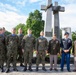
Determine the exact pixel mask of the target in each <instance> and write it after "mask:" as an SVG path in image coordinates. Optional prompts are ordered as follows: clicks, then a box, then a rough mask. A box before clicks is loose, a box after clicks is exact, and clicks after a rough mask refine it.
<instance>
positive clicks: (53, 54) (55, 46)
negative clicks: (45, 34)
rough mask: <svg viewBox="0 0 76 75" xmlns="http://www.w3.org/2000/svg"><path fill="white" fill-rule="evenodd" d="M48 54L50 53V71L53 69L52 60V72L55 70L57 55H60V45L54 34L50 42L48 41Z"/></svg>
mask: <svg viewBox="0 0 76 75" xmlns="http://www.w3.org/2000/svg"><path fill="white" fill-rule="evenodd" d="M48 53H50V71H51V70H52V69H53V60H54V70H55V71H58V70H57V58H58V57H57V55H59V53H60V43H59V40H58V39H57V38H56V35H55V34H54V36H53V38H52V40H50V41H49V47H48Z"/></svg>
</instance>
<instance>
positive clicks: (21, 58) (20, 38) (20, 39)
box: [18, 28, 24, 66]
mask: <svg viewBox="0 0 76 75" xmlns="http://www.w3.org/2000/svg"><path fill="white" fill-rule="evenodd" d="M23 36H24V35H23V34H22V29H21V28H19V30H18V37H19V46H18V55H19V61H20V66H24V65H23V64H22V62H23V52H22V46H21V43H22V39H23Z"/></svg>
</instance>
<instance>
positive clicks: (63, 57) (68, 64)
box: [61, 52, 70, 70]
mask: <svg viewBox="0 0 76 75" xmlns="http://www.w3.org/2000/svg"><path fill="white" fill-rule="evenodd" d="M65 59H66V64H67V70H70V53H64V52H62V56H61V69H63V67H64V62H65Z"/></svg>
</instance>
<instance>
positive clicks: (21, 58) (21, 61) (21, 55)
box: [18, 47, 24, 64]
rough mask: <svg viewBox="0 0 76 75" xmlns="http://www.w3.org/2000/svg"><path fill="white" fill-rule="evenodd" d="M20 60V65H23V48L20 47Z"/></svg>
mask: <svg viewBox="0 0 76 75" xmlns="http://www.w3.org/2000/svg"><path fill="white" fill-rule="evenodd" d="M18 60H19V62H20V64H22V63H23V60H24V59H23V53H22V48H21V47H19V48H18Z"/></svg>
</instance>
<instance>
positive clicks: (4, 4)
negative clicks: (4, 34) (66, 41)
mask: <svg viewBox="0 0 76 75" xmlns="http://www.w3.org/2000/svg"><path fill="white" fill-rule="evenodd" d="M55 1H57V2H58V3H59V5H60V6H63V7H65V12H59V18H60V28H64V27H71V29H72V31H76V0H52V3H53V4H54V2H55ZM46 4H47V0H0V27H5V28H6V30H8V31H11V28H13V27H15V26H16V25H18V24H19V23H24V24H26V20H27V18H28V16H29V13H30V12H33V11H34V10H36V9H38V10H40V12H41V13H42V18H43V20H45V19H46V12H45V11H41V5H46ZM52 20H53V21H54V18H53V17H52ZM52 24H53V23H52Z"/></svg>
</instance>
